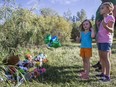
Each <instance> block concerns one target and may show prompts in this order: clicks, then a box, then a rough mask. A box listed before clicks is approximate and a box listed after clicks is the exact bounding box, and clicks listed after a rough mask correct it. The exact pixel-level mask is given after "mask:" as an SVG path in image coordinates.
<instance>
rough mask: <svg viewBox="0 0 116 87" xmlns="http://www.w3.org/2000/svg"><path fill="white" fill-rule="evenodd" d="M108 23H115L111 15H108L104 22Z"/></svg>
mask: <svg viewBox="0 0 116 87" xmlns="http://www.w3.org/2000/svg"><path fill="white" fill-rule="evenodd" d="M109 21H112V22H115V17H114V16H113V15H108V16H107V17H106V19H105V22H106V23H108V22H109Z"/></svg>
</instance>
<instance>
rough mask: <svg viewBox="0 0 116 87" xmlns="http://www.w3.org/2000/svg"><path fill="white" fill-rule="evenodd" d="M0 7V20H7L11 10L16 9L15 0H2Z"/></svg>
mask: <svg viewBox="0 0 116 87" xmlns="http://www.w3.org/2000/svg"><path fill="white" fill-rule="evenodd" d="M2 3H3V4H2V6H1V8H0V20H5V21H6V20H7V19H9V18H10V17H11V15H12V13H13V11H14V10H15V9H16V7H15V0H2Z"/></svg>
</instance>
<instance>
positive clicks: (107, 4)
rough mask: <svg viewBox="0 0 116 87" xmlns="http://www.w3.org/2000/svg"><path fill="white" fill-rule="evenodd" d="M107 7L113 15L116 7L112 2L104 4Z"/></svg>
mask: <svg viewBox="0 0 116 87" xmlns="http://www.w3.org/2000/svg"><path fill="white" fill-rule="evenodd" d="M104 5H105V6H107V8H108V9H109V11H110V14H113V10H114V5H113V3H112V2H104V3H103V4H102V6H104Z"/></svg>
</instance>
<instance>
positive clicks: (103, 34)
mask: <svg viewBox="0 0 116 87" xmlns="http://www.w3.org/2000/svg"><path fill="white" fill-rule="evenodd" d="M109 21H112V22H114V23H115V18H114V16H112V15H108V16H107V17H106V18H105V19H104V22H105V23H108V22H109ZM113 29H114V28H113ZM112 40H113V33H110V32H109V31H107V30H106V29H105V28H104V27H103V25H102V22H101V23H100V27H99V30H98V34H97V42H98V43H112Z"/></svg>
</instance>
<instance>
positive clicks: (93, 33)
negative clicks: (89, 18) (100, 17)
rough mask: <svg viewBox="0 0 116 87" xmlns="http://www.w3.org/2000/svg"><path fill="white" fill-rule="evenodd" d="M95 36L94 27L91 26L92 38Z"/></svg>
mask: <svg viewBox="0 0 116 87" xmlns="http://www.w3.org/2000/svg"><path fill="white" fill-rule="evenodd" d="M94 37H95V31H94V29H93V28H91V38H94Z"/></svg>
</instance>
